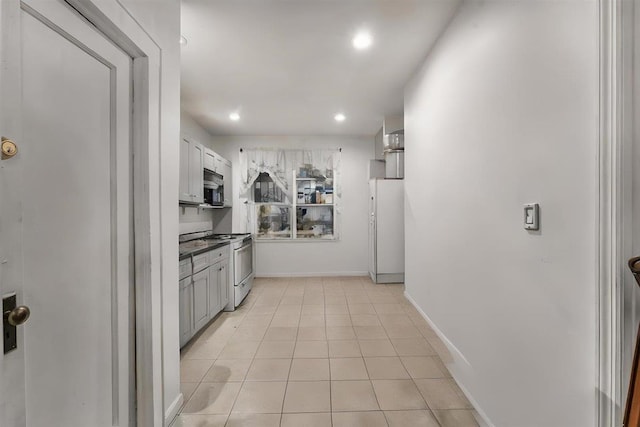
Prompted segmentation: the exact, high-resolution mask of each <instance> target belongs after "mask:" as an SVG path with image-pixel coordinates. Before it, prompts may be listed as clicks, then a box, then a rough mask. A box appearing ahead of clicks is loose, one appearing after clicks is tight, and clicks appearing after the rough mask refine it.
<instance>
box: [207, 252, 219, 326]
mask: <svg viewBox="0 0 640 427" xmlns="http://www.w3.org/2000/svg"><path fill="white" fill-rule="evenodd" d="M219 264H220V263H217V264H213V265H212V266H211V267H209V269H208V273H209V317H210V318H213V316H215V315H216V314H218V313H219V312H220V265H219Z"/></svg>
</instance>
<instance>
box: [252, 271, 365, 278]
mask: <svg viewBox="0 0 640 427" xmlns="http://www.w3.org/2000/svg"><path fill="white" fill-rule="evenodd" d="M340 276H342V277H355V276H363V277H364V276H369V273H368V272H366V271H324V272H307V271H304V272H299V273H296V272H294V273H256V278H260V277H340Z"/></svg>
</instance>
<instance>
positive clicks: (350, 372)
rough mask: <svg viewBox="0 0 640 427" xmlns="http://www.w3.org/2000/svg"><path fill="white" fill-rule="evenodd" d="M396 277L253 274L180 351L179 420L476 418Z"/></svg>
mask: <svg viewBox="0 0 640 427" xmlns="http://www.w3.org/2000/svg"><path fill="white" fill-rule="evenodd" d="M403 291H404V286H402V285H375V284H373V283H372V282H371V281H370V280H369V279H368V278H365V277H347V278H335V277H331V278H277V279H256V281H255V283H254V289H253V290H252V291H251V294H250V295H249V296H248V297H247V299H246V301H245V302H244V303H243V304H242V305H241V306H240V308H239V309H238V310H236V311H235V312H233V313H222V314H220V315H219V316H218V317H217V318H216V320H215V321H214V322H212V323H211V324H210V325H209V326H208V327H207V328H206V329H205V330H204V331H203V332H202V333H201V334H200V336H199V337H197V338H194V340H193V341H192V343H190V344H189V345H187V346H186V347H185V348H184V349H183V350H182V354H181V366H180V371H181V379H182V384H181V388H182V393H183V395H184V398H185V405H184V406H183V408H182V411H181V414H180V415H179V416H178V418H177V420H176V422H175V423H174V426H175V427H196V426H197V427H222V426H227V427H232V426H236V427H240V426H242V427H253V426H256V427H272V426H274V427H277V426H281V427H289V426H292V427H293V426H295V427H303V426H304V427H331V426H333V427H342V426H345V427H347V426H348V427H358V426H363V427H364V426H366V427H377V426H391V427H396V426H402V427H406V426H425V427H438V426H441V427H467V426H469V427H471V426H474V427H475V426H478V424H477V422H476V418H477V413H476V412H475V411H474V410H473V407H472V406H471V404H470V403H469V402H468V400H467V399H466V398H465V396H464V394H463V393H462V391H461V390H460V388H459V387H458V385H457V384H456V383H455V381H454V380H453V379H452V378H451V375H450V374H449V372H448V371H447V368H446V367H445V365H444V364H443V362H442V358H441V357H444V358H445V360H447V359H446V358H447V357H448V356H447V353H446V348H445V346H444V345H443V344H442V342H441V341H440V340H439V339H438V338H437V336H436V334H435V333H434V332H433V330H432V329H430V328H429V326H428V325H427V324H426V322H425V321H424V320H423V319H422V317H421V316H420V314H418V312H417V311H416V310H415V308H414V307H413V306H412V305H411V304H410V303H409V302H408V301H407V299H406V298H405V297H404V295H403Z"/></svg>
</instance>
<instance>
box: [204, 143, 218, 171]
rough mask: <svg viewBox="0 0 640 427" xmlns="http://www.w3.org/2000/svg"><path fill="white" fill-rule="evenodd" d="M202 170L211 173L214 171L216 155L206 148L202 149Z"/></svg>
mask: <svg viewBox="0 0 640 427" xmlns="http://www.w3.org/2000/svg"><path fill="white" fill-rule="evenodd" d="M204 168H205V169H209V170H210V171H212V172H215V171H216V153H214V152H213V151H211V150H209V149H208V148H205V149H204Z"/></svg>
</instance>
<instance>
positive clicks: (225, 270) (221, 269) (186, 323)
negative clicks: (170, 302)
mask: <svg viewBox="0 0 640 427" xmlns="http://www.w3.org/2000/svg"><path fill="white" fill-rule="evenodd" d="M229 248H230V246H228V245H226V246H222V247H219V248H216V249H213V250H210V251H208V252H204V253H201V254H198V255H194V256H193V257H190V258H188V259H187V260H188V261H187V260H182V261H181V262H180V269H181V271H182V270H183V268H184V269H185V271H186V270H187V268H186V264H187V263H188V265H189V267H191V266H192V268H193V271H196V272H197V273H196V274H194V275H193V276H189V277H186V278H184V279H182V280H180V294H179V307H180V347H183V346H184V345H185V344H186V343H187V342H188V341H189V340H190V339H191V337H193V336H194V335H195V334H197V333H198V331H199V330H200V329H202V328H203V327H204V326H206V325H207V323H209V321H210V320H211V319H213V318H214V317H215V316H216V315H217V314H218V313H220V312H221V311H222V310H223V309H224V308H225V307H226V305H227V304H228V303H229V296H230V295H229V292H230V290H229V286H230V283H229V280H230V276H229ZM190 271H191V270H190V269H189V272H190ZM181 277H182V276H181Z"/></svg>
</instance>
